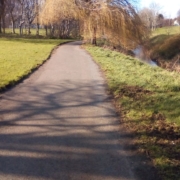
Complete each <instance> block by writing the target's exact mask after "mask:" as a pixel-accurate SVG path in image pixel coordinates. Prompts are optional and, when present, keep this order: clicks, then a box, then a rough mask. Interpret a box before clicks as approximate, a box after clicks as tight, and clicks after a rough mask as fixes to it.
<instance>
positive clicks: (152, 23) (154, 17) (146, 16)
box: [138, 3, 180, 30]
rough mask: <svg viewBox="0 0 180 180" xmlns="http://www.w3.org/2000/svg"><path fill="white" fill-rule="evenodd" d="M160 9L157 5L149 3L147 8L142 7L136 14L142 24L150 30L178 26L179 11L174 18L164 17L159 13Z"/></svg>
mask: <svg viewBox="0 0 180 180" xmlns="http://www.w3.org/2000/svg"><path fill="white" fill-rule="evenodd" d="M160 9H161V7H160V6H159V4H157V3H151V4H150V6H149V7H144V8H143V9H141V10H140V11H139V12H138V15H139V16H140V18H141V20H142V22H143V23H144V24H145V26H146V27H148V28H149V29H151V30H154V29H156V28H161V27H168V26H173V25H175V22H176V24H177V25H178V24H180V10H179V11H178V12H177V17H176V18H173V19H172V18H169V17H165V16H164V15H163V14H162V13H160Z"/></svg>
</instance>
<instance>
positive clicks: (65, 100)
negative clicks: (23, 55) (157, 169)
mask: <svg viewBox="0 0 180 180" xmlns="http://www.w3.org/2000/svg"><path fill="white" fill-rule="evenodd" d="M105 87H106V86H105V81H104V80H103V78H102V76H101V73H100V71H99V68H98V66H97V65H96V64H95V63H94V62H93V61H92V59H91V57H90V56H89V55H88V54H87V53H86V52H85V50H83V49H81V47H80V42H73V43H68V44H65V45H62V46H60V47H59V48H58V49H56V50H55V51H54V53H53V54H52V57H51V58H50V60H49V61H47V62H46V63H45V64H44V65H43V66H42V67H41V68H39V70H37V71H36V72H35V73H33V74H32V75H31V76H30V77H29V78H27V79H26V80H24V81H23V82H22V83H20V84H19V85H17V86H16V87H15V88H13V89H11V90H9V91H7V92H6V93H3V94H1V95H0V96H1V97H0V180H54V179H56V180H134V179H143V180H146V179H147V180H148V179H149V180H150V179H151V180H152V177H153V175H150V172H151V171H149V170H151V169H152V168H151V167H150V166H149V165H148V163H147V162H146V161H144V159H143V158H142V159H141V158H139V156H138V155H137V153H134V152H133V150H132V149H131V146H129V145H128V143H127V142H129V141H130V139H131V136H130V135H129V134H128V133H127V132H125V131H122V128H121V126H120V125H119V119H118V117H117V116H116V113H115V110H114V108H113V106H112V103H111V100H110V99H109V97H108V96H107V94H106V88H105ZM125 144H126V145H125ZM139 159H140V160H139ZM141 167H145V168H146V170H147V171H148V174H146V171H144V169H143V168H141ZM148 168H149V169H148ZM149 176H150V177H151V178H150V177H149ZM153 180H155V178H154V177H153Z"/></svg>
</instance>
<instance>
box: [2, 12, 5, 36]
mask: <svg viewBox="0 0 180 180" xmlns="http://www.w3.org/2000/svg"><path fill="white" fill-rule="evenodd" d="M2 24H3V33H4V34H5V33H6V23H5V17H4V14H3V18H2Z"/></svg>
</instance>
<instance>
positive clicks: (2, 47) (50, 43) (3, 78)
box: [0, 38, 68, 90]
mask: <svg viewBox="0 0 180 180" xmlns="http://www.w3.org/2000/svg"><path fill="white" fill-rule="evenodd" d="M66 41H68V40H52V39H32V38H31V39H25V38H0V90H2V89H4V88H5V87H7V86H8V85H13V84H15V83H16V82H17V81H19V80H20V79H21V78H22V77H24V76H26V75H28V74H29V73H31V71H32V70H33V69H35V68H36V67H38V66H39V65H41V64H42V63H43V62H44V61H45V60H46V59H47V58H48V56H49V55H50V52H51V50H52V49H53V48H54V47H55V46H57V45H58V44H60V43H63V42H66Z"/></svg>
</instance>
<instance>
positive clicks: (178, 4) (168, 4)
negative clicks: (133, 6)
mask: <svg viewBox="0 0 180 180" xmlns="http://www.w3.org/2000/svg"><path fill="white" fill-rule="evenodd" d="M152 2H155V3H157V4H159V5H160V7H161V9H160V12H161V13H162V14H163V15H164V16H166V17H167V18H174V17H176V16H177V11H178V10H179V9H180V0H156V1H153V0H140V3H139V4H140V7H149V5H150V4H151V3H152Z"/></svg>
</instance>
